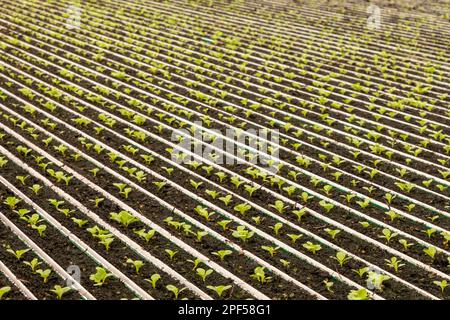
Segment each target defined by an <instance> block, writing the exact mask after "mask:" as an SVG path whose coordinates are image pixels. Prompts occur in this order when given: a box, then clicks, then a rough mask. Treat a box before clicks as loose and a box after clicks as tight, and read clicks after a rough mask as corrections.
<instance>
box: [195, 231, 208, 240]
mask: <svg viewBox="0 0 450 320" xmlns="http://www.w3.org/2000/svg"><path fill="white" fill-rule="evenodd" d="M207 235H208V232H207V231H197V233H196V234H195V237H196V240H197V242H202V239H203V237H204V236H207Z"/></svg>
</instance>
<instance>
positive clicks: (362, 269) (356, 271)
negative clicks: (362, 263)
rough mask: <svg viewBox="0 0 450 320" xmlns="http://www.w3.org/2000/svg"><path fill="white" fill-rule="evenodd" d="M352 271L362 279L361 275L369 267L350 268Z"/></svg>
mask: <svg viewBox="0 0 450 320" xmlns="http://www.w3.org/2000/svg"><path fill="white" fill-rule="evenodd" d="M352 271H353V272H355V273H356V274H357V275H358V276H359V277H360V278H361V279H362V277H363V276H364V275H365V274H366V273H367V272H368V271H369V267H364V268H359V269H352Z"/></svg>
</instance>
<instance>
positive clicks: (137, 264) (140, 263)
mask: <svg viewBox="0 0 450 320" xmlns="http://www.w3.org/2000/svg"><path fill="white" fill-rule="evenodd" d="M127 263H128V264H132V265H133V266H134V269H135V270H136V274H139V270H141V268H142V267H143V266H144V265H145V263H144V262H143V261H142V260H132V259H127Z"/></svg>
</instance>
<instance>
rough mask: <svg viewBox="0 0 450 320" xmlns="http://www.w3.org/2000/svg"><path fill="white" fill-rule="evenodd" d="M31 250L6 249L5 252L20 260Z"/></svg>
mask: <svg viewBox="0 0 450 320" xmlns="http://www.w3.org/2000/svg"><path fill="white" fill-rule="evenodd" d="M30 250H31V249H23V250H16V251H14V250H12V249H7V250H6V251H7V252H9V253H11V254H12V255H13V256H14V257H16V259H17V260H21V259H22V257H23V255H24V254H25V253H27V252H28V251H30Z"/></svg>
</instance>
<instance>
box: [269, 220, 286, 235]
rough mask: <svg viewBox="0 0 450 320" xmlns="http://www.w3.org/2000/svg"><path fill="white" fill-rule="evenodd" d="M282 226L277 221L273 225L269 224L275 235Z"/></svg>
mask: <svg viewBox="0 0 450 320" xmlns="http://www.w3.org/2000/svg"><path fill="white" fill-rule="evenodd" d="M282 227H283V224H282V223H281V222H277V223H275V224H274V225H273V226H269V228H270V229H273V232H275V235H277V236H278V234H279V233H280V229H281V228H282Z"/></svg>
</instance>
